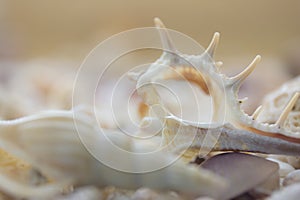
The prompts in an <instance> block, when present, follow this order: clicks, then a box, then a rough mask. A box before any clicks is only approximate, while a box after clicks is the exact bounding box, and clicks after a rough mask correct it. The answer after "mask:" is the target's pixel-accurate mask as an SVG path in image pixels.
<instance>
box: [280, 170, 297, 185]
mask: <svg viewBox="0 0 300 200" xmlns="http://www.w3.org/2000/svg"><path fill="white" fill-rule="evenodd" d="M295 183H300V170H295V171H292V172H290V173H289V174H288V175H286V177H285V178H284V180H283V183H282V185H283V186H288V185H292V184H295Z"/></svg>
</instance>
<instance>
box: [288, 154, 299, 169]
mask: <svg viewBox="0 0 300 200" xmlns="http://www.w3.org/2000/svg"><path fill="white" fill-rule="evenodd" d="M287 162H288V163H289V164H290V165H292V166H293V167H294V168H295V169H299V168H300V157H294V156H288V157H287Z"/></svg>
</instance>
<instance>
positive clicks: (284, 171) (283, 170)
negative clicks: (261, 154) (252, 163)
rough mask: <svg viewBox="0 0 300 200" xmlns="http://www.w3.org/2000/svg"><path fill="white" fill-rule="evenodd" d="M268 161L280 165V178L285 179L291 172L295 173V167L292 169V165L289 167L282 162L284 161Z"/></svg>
mask: <svg viewBox="0 0 300 200" xmlns="http://www.w3.org/2000/svg"><path fill="white" fill-rule="evenodd" d="M267 160H270V161H273V162H276V163H277V164H278V165H279V175H280V177H285V176H286V175H288V174H289V173H290V172H292V171H295V168H294V167H292V166H291V165H289V164H287V163H285V162H282V161H279V160H276V159H273V158H267Z"/></svg>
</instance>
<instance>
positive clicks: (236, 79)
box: [229, 55, 261, 87]
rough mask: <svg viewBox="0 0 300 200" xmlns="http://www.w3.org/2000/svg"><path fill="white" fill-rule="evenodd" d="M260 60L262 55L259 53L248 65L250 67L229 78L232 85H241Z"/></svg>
mask: <svg viewBox="0 0 300 200" xmlns="http://www.w3.org/2000/svg"><path fill="white" fill-rule="evenodd" d="M260 60H261V56H260V55H257V56H256V57H255V58H254V60H253V61H252V62H251V63H250V64H249V65H248V67H247V68H246V69H244V71H242V72H241V73H239V74H238V75H236V76H234V77H232V78H230V79H229V80H230V85H235V86H236V87H239V86H240V85H241V83H242V82H243V81H244V80H245V79H246V78H247V77H248V76H249V75H250V74H251V73H252V72H253V70H254V69H255V67H256V65H257V64H258V63H259V61H260Z"/></svg>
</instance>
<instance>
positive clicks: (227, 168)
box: [200, 153, 279, 199]
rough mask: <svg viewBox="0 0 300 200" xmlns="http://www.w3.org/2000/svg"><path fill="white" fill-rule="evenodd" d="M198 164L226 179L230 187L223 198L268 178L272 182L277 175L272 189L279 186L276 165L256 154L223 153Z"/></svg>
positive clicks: (261, 182)
mask: <svg viewBox="0 0 300 200" xmlns="http://www.w3.org/2000/svg"><path fill="white" fill-rule="evenodd" d="M200 166H201V167H203V168H205V169H208V170H211V171H212V172H214V173H216V174H218V175H220V176H222V177H224V178H225V179H226V180H228V182H229V183H230V187H229V189H228V190H227V192H226V193H225V194H224V196H222V198H223V199H230V198H233V197H236V196H237V195H240V194H242V193H244V192H247V191H248V190H250V189H253V188H255V187H257V186H259V185H261V184H264V183H265V182H266V181H268V179H270V178H272V179H271V180H272V182H274V177H277V184H276V181H275V187H273V188H272V189H273V190H274V189H278V188H279V176H278V165H277V164H276V163H273V162H270V161H268V160H266V159H264V158H260V157H257V156H252V155H248V154H242V153H224V154H219V155H216V156H214V157H212V158H210V159H208V160H206V161H204V162H203V163H202V164H201V165H200ZM253 166H259V167H253ZM245 180H247V181H245Z"/></svg>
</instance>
